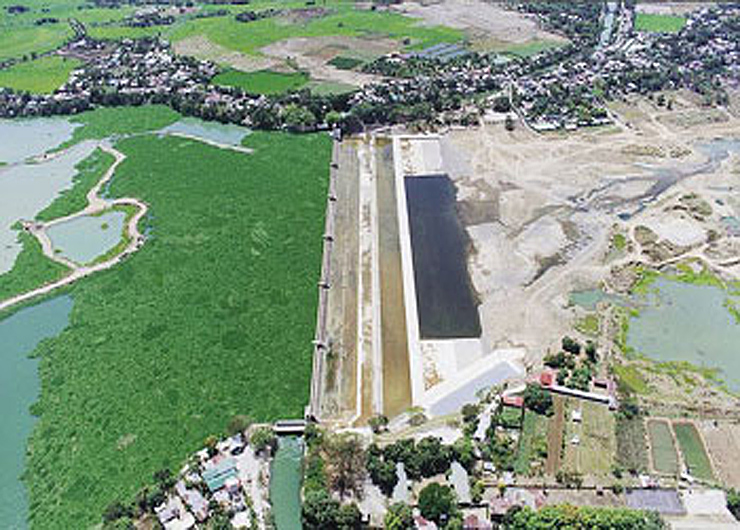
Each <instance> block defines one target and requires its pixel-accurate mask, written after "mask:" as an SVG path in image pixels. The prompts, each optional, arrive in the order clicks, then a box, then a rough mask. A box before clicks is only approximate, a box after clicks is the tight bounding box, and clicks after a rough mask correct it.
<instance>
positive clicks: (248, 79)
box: [211, 70, 309, 94]
mask: <svg viewBox="0 0 740 530" xmlns="http://www.w3.org/2000/svg"><path fill="white" fill-rule="evenodd" d="M308 79H309V76H308V74H307V73H304V72H294V73H290V74H285V73H282V72H274V71H272V70H260V71H258V72H242V71H240V70H226V71H225V72H222V73H220V74H218V75H217V76H215V77H214V78H213V79H212V80H211V82H212V83H213V84H214V85H221V86H232V87H237V88H241V89H243V90H246V91H247V92H249V93H251V94H282V93H283V92H288V91H289V90H297V89H299V88H301V87H302V86H304V85H305V84H306V83H308Z"/></svg>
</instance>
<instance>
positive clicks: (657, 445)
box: [647, 420, 678, 475]
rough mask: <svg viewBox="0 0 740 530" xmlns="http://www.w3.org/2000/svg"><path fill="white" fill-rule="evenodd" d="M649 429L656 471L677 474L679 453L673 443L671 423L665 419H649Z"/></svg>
mask: <svg viewBox="0 0 740 530" xmlns="http://www.w3.org/2000/svg"><path fill="white" fill-rule="evenodd" d="M647 431H648V436H649V437H650V449H651V453H652V456H653V467H654V468H655V471H656V472H658V473H663V474H666V475H675V474H677V473H678V454H677V453H676V447H675V446H674V445H673V436H672V435H671V426H670V424H669V423H668V422H667V421H663V420H649V421H648V424H647Z"/></svg>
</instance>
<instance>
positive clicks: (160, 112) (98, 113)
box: [57, 105, 181, 150]
mask: <svg viewBox="0 0 740 530" xmlns="http://www.w3.org/2000/svg"><path fill="white" fill-rule="evenodd" d="M180 117H181V116H180V115H179V114H178V113H177V112H175V111H174V110H172V109H171V108H169V107H166V106H164V105H148V106H145V107H101V108H99V109H95V110H91V111H88V112H83V113H82V114H78V115H77V116H74V117H73V118H71V119H70V121H71V122H73V123H79V124H81V125H82V127H78V128H76V129H75V130H74V133H73V134H72V138H71V139H70V140H69V141H67V142H65V143H64V144H62V145H60V146H59V147H58V148H57V150H59V149H65V148H67V147H69V146H71V145H74V144H77V143H79V142H82V141H84V140H101V139H103V138H108V137H111V136H114V137H115V136H120V135H128V134H141V133H145V132H150V131H158V130H159V129H163V128H164V127H167V126H168V125H172V124H173V123H175V122H176V121H178V120H179V119H180Z"/></svg>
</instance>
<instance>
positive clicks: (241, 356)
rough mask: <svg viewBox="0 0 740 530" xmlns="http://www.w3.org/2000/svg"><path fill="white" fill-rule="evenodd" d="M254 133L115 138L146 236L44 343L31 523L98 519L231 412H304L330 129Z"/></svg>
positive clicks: (74, 524)
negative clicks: (239, 146)
mask: <svg viewBox="0 0 740 530" xmlns="http://www.w3.org/2000/svg"><path fill="white" fill-rule="evenodd" d="M247 143H249V144H250V146H251V147H254V148H255V149H256V151H255V152H254V153H252V154H249V155H247V154H244V153H238V152H234V151H229V150H223V149H217V148H215V147H212V146H209V145H207V144H203V143H201V142H197V141H193V140H189V139H183V138H177V137H171V136H164V137H157V136H155V135H142V136H136V137H131V138H127V139H125V140H122V141H120V142H119V143H118V144H117V147H118V148H119V149H120V150H121V151H122V152H124V153H125V154H126V155H127V157H128V158H127V159H126V160H125V161H124V162H123V163H122V164H121V166H120V167H119V168H118V170H117V172H116V178H115V179H114V180H113V181H112V184H111V188H110V194H111V196H112V197H138V198H140V199H142V200H144V201H146V202H147V203H148V204H150V205H151V206H150V207H151V214H152V215H151V218H150V219H149V221H147V222H148V223H150V225H151V228H152V237H151V238H150V239H149V241H148V242H147V244H146V245H145V246H144V247H143V248H142V249H141V250H140V251H139V252H137V253H136V254H135V255H133V256H131V257H130V258H129V259H127V260H124V261H123V262H122V263H121V264H119V265H117V266H116V267H114V268H112V269H110V270H108V271H105V272H101V273H99V274H96V275H94V276H91V277H89V278H86V279H84V280H82V281H80V282H79V283H78V284H76V286H75V287H74V289H73V290H72V295H73V297H74V300H75V305H74V309H73V311H72V314H71V316H70V326H69V327H68V328H67V329H66V330H65V331H64V332H63V333H62V334H61V335H60V336H58V337H57V338H55V339H53V340H50V341H46V342H44V343H43V344H42V345H41V347H40V349H39V350H38V351H37V352H36V353H37V354H39V355H40V358H41V365H40V375H41V396H40V398H39V401H38V403H37V405H36V410H38V412H39V413H40V417H39V420H38V422H37V423H36V427H35V429H34V432H33V434H32V437H31V440H30V443H29V455H28V468H27V484H28V487H29V491H30V498H31V514H30V516H31V525H32V526H34V527H44V526H49V521H53V525H52V526H54V527H58V528H86V527H90V526H92V525H94V524H96V523H98V522H99V520H100V516H101V513H102V511H103V509H104V508H105V507H106V506H107V505H108V504H109V503H110V502H112V501H114V500H129V499H132V498H133V496H134V494H135V492H136V491H137V489H138V488H140V487H141V486H142V485H143V484H144V483H146V482H148V481H149V480H150V478H151V476H152V473H153V472H154V471H156V470H158V469H161V468H163V467H169V468H170V469H179V467H180V465H181V464H182V462H183V461H184V460H185V458H187V456H188V455H190V454H191V453H192V452H193V451H194V450H196V449H198V448H200V447H202V444H203V441H204V439H205V437H206V436H207V435H209V434H212V433H218V432H222V431H223V430H224V428H225V426H226V425H227V423H228V421H229V419H230V418H232V417H233V416H234V415H236V414H248V415H249V416H250V417H252V418H254V419H255V420H256V421H269V420H274V419H276V418H279V417H300V416H301V415H302V413H303V408H304V406H305V403H306V400H307V398H308V389H309V381H310V373H311V339H312V337H313V331H314V324H315V311H316V296H317V295H316V278H317V277H318V274H319V268H320V261H321V234H322V232H323V225H324V223H323V215H324V208H325V200H326V185H327V178H328V167H329V161H330V156H331V144H330V139H329V138H328V137H327V136H326V135H301V136H293V135H287V134H280V133H254V134H252V135H251V136H250V137H249V139H248V140H247ZM132 436H135V442H134V443H132V444H130V445H128V446H127V447H125V448H120V446H119V444H118V441H119V440H120V439H121V438H122V437H129V438H131V437H132Z"/></svg>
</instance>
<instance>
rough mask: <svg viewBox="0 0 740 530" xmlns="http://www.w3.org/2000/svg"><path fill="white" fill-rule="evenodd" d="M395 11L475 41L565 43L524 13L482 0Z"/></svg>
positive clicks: (444, 0) (409, 5)
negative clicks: (456, 30)
mask: <svg viewBox="0 0 740 530" xmlns="http://www.w3.org/2000/svg"><path fill="white" fill-rule="evenodd" d="M393 9H394V10H395V11H398V12H400V13H403V14H405V15H408V16H412V17H415V18H420V19H422V20H423V21H424V23H425V24H428V25H430V26H436V25H444V26H449V27H452V28H457V29H462V30H464V31H465V32H466V33H467V35H468V37H469V38H470V39H471V40H473V41H484V42H485V41H498V42H500V43H509V44H522V43H525V42H529V41H534V40H548V41H555V42H565V41H566V39H565V38H563V37H562V36H560V35H556V34H553V33H549V32H547V31H544V30H542V29H540V27H539V26H538V24H537V21H536V20H535V19H533V18H531V17H527V16H525V15H523V14H521V13H517V12H515V11H510V10H507V9H504V8H503V7H501V6H500V5H496V4H495V3H493V2H484V1H482V0H437V1H423V2H404V3H402V4H400V5H398V6H394V8H393Z"/></svg>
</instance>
